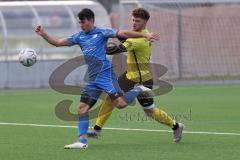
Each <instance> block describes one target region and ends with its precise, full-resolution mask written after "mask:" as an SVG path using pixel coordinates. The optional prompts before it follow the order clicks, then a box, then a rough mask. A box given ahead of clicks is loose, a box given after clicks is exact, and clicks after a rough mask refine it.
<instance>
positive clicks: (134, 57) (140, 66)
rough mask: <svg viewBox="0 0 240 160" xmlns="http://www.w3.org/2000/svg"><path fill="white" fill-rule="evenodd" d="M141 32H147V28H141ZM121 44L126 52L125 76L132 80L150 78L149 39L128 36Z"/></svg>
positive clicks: (137, 80) (138, 80) (146, 79)
mask: <svg viewBox="0 0 240 160" xmlns="http://www.w3.org/2000/svg"><path fill="white" fill-rule="evenodd" d="M141 32H143V33H148V30H147V29H143V30H141ZM123 45H124V47H125V48H126V49H127V52H128V54H127V74H126V76H127V78H128V79H129V80H131V81H134V82H140V81H141V80H142V82H144V81H148V80H150V79H151V78H152V76H151V73H150V57H151V48H150V46H151V43H150V41H148V40H147V39H146V38H128V39H127V40H126V41H125V42H124V43H123ZM140 76H141V78H140Z"/></svg>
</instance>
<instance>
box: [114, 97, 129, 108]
mask: <svg viewBox="0 0 240 160" xmlns="http://www.w3.org/2000/svg"><path fill="white" fill-rule="evenodd" d="M114 104H115V106H116V107H117V108H118V109H123V108H125V107H126V106H127V103H126V102H125V101H124V99H123V98H121V97H119V98H117V99H116V100H114Z"/></svg>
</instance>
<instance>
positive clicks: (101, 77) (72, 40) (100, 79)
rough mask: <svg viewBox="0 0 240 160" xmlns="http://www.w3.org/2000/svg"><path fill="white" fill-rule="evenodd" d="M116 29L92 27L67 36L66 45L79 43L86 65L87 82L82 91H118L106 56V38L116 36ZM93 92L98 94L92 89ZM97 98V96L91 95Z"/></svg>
mask: <svg viewBox="0 0 240 160" xmlns="http://www.w3.org/2000/svg"><path fill="white" fill-rule="evenodd" d="M116 34H117V30H115V29H112V28H106V29H101V28H98V27H94V28H93V29H92V30H91V31H90V32H88V33H85V32H83V31H80V32H78V33H76V34H74V35H72V36H70V37H69V38H68V45H69V46H72V45H79V47H80V48H81V50H82V52H83V55H84V60H85V63H86V64H87V66H88V72H87V73H88V76H89V83H88V84H87V86H85V89H84V92H86V93H88V94H90V91H91V90H101V91H106V92H107V93H110V94H112V93H116V92H120V89H119V86H118V83H117V80H116V77H115V74H114V73H113V71H112V65H111V63H110V61H109V60H108V59H107V56H106V45H107V41H108V38H114V37H116ZM92 93H93V94H96V93H97V94H99V93H100V92H99V93H98V92H94V91H92ZM92 96H93V97H95V98H96V99H97V97H98V96H96V95H92Z"/></svg>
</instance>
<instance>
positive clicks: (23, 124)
mask: <svg viewBox="0 0 240 160" xmlns="http://www.w3.org/2000/svg"><path fill="white" fill-rule="evenodd" d="M0 125H8V126H30V127H50V128H77V127H76V126H65V125H46V124H26V123H7V122H0ZM104 130H117V131H140V132H172V131H171V130H157V129H133V128H112V127H104ZM183 133H188V134H208V135H232V136H240V133H226V132H201V131H184V132H183Z"/></svg>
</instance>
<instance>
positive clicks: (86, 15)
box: [78, 8, 94, 21]
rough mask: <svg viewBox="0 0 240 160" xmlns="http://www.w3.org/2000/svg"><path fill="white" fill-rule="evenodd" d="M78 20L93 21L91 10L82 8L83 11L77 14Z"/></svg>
mask: <svg viewBox="0 0 240 160" xmlns="http://www.w3.org/2000/svg"><path fill="white" fill-rule="evenodd" d="M78 18H79V19H80V20H84V19H87V20H90V19H93V21H94V12H93V11H92V10H91V9H89V8H84V9H82V10H81V11H80V12H79V13H78Z"/></svg>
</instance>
